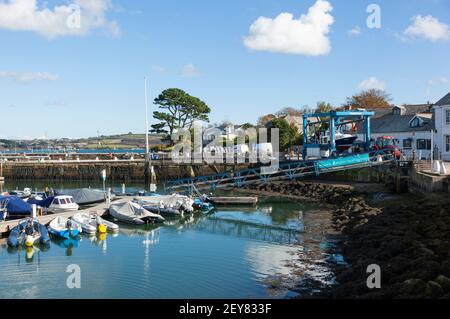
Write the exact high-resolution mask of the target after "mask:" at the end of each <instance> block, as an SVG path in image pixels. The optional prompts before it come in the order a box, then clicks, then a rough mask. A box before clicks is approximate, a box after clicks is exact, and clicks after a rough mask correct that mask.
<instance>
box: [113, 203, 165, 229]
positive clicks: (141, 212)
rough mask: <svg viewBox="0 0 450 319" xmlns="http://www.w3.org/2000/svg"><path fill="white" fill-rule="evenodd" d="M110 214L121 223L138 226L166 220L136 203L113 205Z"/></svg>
mask: <svg viewBox="0 0 450 319" xmlns="http://www.w3.org/2000/svg"><path fill="white" fill-rule="evenodd" d="M109 214H110V215H111V216H112V217H114V218H116V219H118V220H119V221H121V222H125V223H130V224H136V225H143V224H148V223H162V222H164V220H165V219H164V217H162V216H161V215H158V214H155V213H151V212H149V211H148V210H146V209H145V208H143V207H142V206H140V205H139V204H137V203H134V202H124V203H116V204H112V205H111V206H110V207H109Z"/></svg>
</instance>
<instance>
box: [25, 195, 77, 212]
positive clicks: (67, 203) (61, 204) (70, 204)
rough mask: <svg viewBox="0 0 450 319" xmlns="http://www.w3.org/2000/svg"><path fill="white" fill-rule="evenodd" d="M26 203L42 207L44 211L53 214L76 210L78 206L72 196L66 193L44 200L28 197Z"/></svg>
mask: <svg viewBox="0 0 450 319" xmlns="http://www.w3.org/2000/svg"><path fill="white" fill-rule="evenodd" d="M28 204H31V205H33V204H36V205H38V206H40V207H43V208H44V210H45V211H47V212H51V213H54V214H57V213H65V212H73V211H77V210H78V209H79V207H80V206H78V204H77V203H75V201H74V199H73V197H72V196H68V195H58V196H54V197H48V198H45V199H44V200H37V199H35V198H30V199H28Z"/></svg>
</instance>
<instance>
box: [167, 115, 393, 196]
mask: <svg viewBox="0 0 450 319" xmlns="http://www.w3.org/2000/svg"><path fill="white" fill-rule="evenodd" d="M373 115H374V113H373V112H368V111H332V112H329V113H316V114H304V115H303V142H304V145H303V160H302V161H285V162H282V163H279V165H278V166H277V167H276V169H275V170H267V169H265V168H266V167H265V166H263V165H259V166H256V167H253V168H248V169H243V170H238V171H228V172H224V173H219V174H213V175H207V176H199V177H194V178H185V179H175V180H170V181H168V182H167V183H166V185H165V186H166V189H180V188H188V189H190V190H191V191H192V190H193V189H212V190H215V189H218V188H225V187H242V186H245V185H249V184H254V183H265V182H269V181H275V180H285V179H288V180H294V179H298V178H301V177H306V176H318V175H320V174H325V173H329V172H337V171H343V170H350V169H357V168H364V167H371V166H377V165H384V164H387V163H391V162H394V161H395V160H396V157H395V155H394V154H393V152H392V149H386V150H371V149H370V146H371V137H370V118H371V117H372V116H373ZM311 118H320V119H323V118H325V120H320V121H316V122H312V121H309V119H311ZM361 121H362V122H363V135H364V141H363V148H364V152H363V153H358V154H350V153H348V154H337V149H336V129H337V128H339V127H340V126H343V125H346V124H349V123H356V122H361ZM319 123H328V124H329V130H330V141H329V143H328V144H326V145H321V144H320V143H318V142H317V141H311V140H310V132H309V127H310V126H313V125H317V124H319ZM321 147H326V148H328V149H329V150H330V152H331V156H330V157H328V158H321V157H318V158H315V159H312V160H308V159H307V156H306V153H307V150H308V148H321Z"/></svg>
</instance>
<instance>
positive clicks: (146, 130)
mask: <svg viewBox="0 0 450 319" xmlns="http://www.w3.org/2000/svg"><path fill="white" fill-rule="evenodd" d="M144 85H145V154H146V156H148V152H149V147H148V98H147V77H144Z"/></svg>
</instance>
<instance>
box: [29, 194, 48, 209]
mask: <svg viewBox="0 0 450 319" xmlns="http://www.w3.org/2000/svg"><path fill="white" fill-rule="evenodd" d="M53 199H54V197H47V198H45V199H43V200H37V199H36V198H29V199H28V204H30V205H33V204H35V205H38V206H41V207H45V208H49V207H50V205H51V204H52V202H53Z"/></svg>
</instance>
